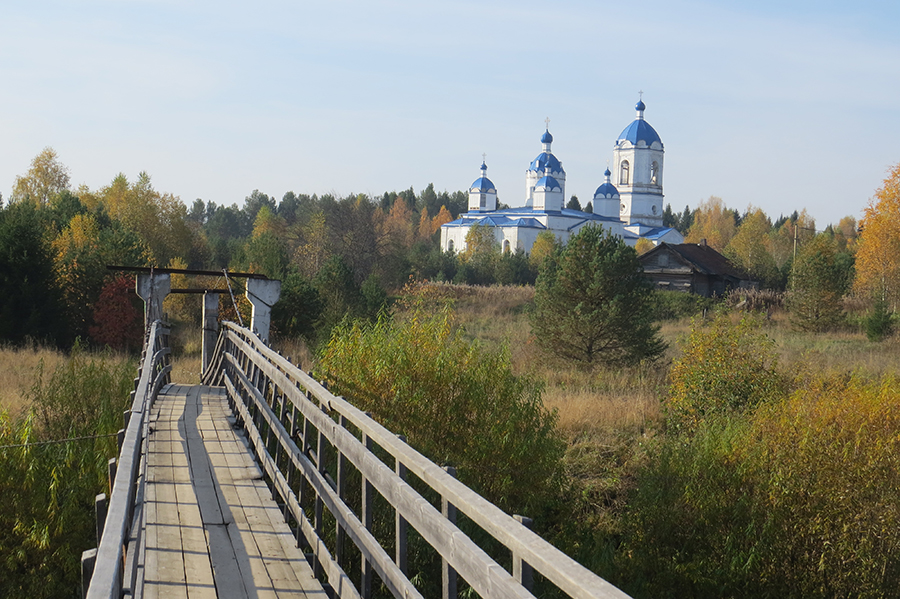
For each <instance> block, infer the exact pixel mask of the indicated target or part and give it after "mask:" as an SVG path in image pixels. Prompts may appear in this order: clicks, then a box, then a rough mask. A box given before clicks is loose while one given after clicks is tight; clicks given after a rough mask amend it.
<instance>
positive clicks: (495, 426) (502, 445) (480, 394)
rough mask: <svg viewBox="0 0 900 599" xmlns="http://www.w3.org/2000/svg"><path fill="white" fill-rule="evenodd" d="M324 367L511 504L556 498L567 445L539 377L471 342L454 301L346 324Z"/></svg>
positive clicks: (365, 404)
mask: <svg viewBox="0 0 900 599" xmlns="http://www.w3.org/2000/svg"><path fill="white" fill-rule="evenodd" d="M319 369H320V374H321V375H323V376H324V378H325V380H327V381H328V382H329V383H330V384H331V386H332V389H333V390H334V391H335V392H337V393H341V394H344V395H345V396H346V397H347V398H348V399H349V400H350V401H352V402H353V403H354V404H355V405H356V406H357V407H359V408H360V409H363V410H366V411H369V412H371V413H372V414H373V416H374V417H375V418H376V419H377V420H379V421H380V422H381V423H382V424H383V425H384V426H386V427H387V428H389V429H390V430H392V431H394V432H396V433H402V434H405V435H406V436H407V438H408V441H409V443H410V445H412V446H413V447H415V448H416V449H417V450H418V451H420V452H421V453H423V454H424V455H425V456H427V457H428V458H429V459H431V460H432V461H434V462H436V463H438V464H450V465H454V466H456V467H457V468H458V473H459V478H460V480H461V481H463V482H464V483H466V484H467V485H469V486H471V487H472V488H473V489H475V490H476V491H477V492H479V493H480V494H482V495H483V496H484V497H486V498H487V499H489V500H490V501H492V502H494V503H496V504H498V505H500V506H501V507H503V508H504V509H506V510H508V511H514V512H515V511H517V512H519V513H534V511H535V510H536V509H538V508H539V507H540V505H541V504H542V502H543V501H545V500H546V499H547V498H548V497H550V496H551V494H552V492H553V490H554V488H555V485H556V483H557V482H558V476H559V474H560V472H561V464H562V462H561V460H562V455H563V451H564V443H563V442H562V441H561V439H560V437H559V436H558V434H557V432H556V430H555V424H556V415H555V413H551V412H548V411H547V410H546V409H545V408H544V406H543V403H542V402H541V388H540V385H539V384H538V383H537V382H536V381H533V380H531V379H529V378H527V377H517V376H514V375H513V374H512V371H511V370H510V365H509V356H508V354H507V352H506V351H503V350H501V351H491V350H488V349H485V348H483V347H482V346H481V345H479V344H478V343H472V342H470V341H468V340H466V339H465V338H464V337H463V335H462V333H461V331H460V330H459V329H457V328H455V327H454V326H453V322H452V315H451V312H450V310H449V309H446V308H445V309H443V310H440V311H439V312H437V313H434V314H427V313H426V312H425V311H424V310H422V309H413V310H412V311H411V312H409V313H408V314H406V315H405V316H403V317H402V318H400V317H398V318H397V319H396V320H392V319H390V318H388V317H385V316H382V317H380V318H379V319H378V321H377V322H375V323H360V322H357V323H354V324H343V325H340V326H339V327H338V328H337V329H336V330H335V332H334V334H333V336H332V338H331V340H330V341H329V343H328V345H327V346H326V347H325V348H324V351H323V352H322V354H321V356H320V362H319Z"/></svg>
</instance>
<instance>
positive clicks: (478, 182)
mask: <svg viewBox="0 0 900 599" xmlns="http://www.w3.org/2000/svg"><path fill="white" fill-rule="evenodd" d="M486 175H487V165H486V164H485V163H484V162H482V163H481V177H479V178H477V179H475V182H474V183H472V185H471V187H469V191H478V192H482V193H497V188H496V187H494V184H493V183H492V182H491V180H490V179H488V178H487V176H486Z"/></svg>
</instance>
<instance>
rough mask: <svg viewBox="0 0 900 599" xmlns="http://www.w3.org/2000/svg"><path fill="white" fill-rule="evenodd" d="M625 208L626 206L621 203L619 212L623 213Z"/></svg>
mask: <svg viewBox="0 0 900 599" xmlns="http://www.w3.org/2000/svg"><path fill="white" fill-rule="evenodd" d="M625 210H627V208H625V204H622V207H621V208H620V209H619V212H621V213H622V214H625Z"/></svg>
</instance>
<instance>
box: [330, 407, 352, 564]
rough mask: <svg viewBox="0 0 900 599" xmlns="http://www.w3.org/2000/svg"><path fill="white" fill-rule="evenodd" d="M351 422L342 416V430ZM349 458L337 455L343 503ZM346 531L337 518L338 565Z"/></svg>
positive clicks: (335, 542)
mask: <svg viewBox="0 0 900 599" xmlns="http://www.w3.org/2000/svg"><path fill="white" fill-rule="evenodd" d="M348 423H349V420H347V417H346V416H344V415H343V414H341V418H340V424H341V428H347V424H348ZM346 478H347V458H345V457H344V453H343V452H341V451H338V454H337V481H336V483H337V485H336V486H337V489H336V490H337V494H338V499H340V500H341V502H344V489H345V487H346V484H347V481H346ZM344 536H345V534H344V529H342V528H341V524H340V522H338V521H337V518H335V525H334V559H335V560H337V563H341V558H342V557H343V556H344Z"/></svg>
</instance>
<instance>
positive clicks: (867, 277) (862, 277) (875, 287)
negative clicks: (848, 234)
mask: <svg viewBox="0 0 900 599" xmlns="http://www.w3.org/2000/svg"><path fill="white" fill-rule="evenodd" d="M898 215H900V164H897V165H895V166H894V167H893V168H892V169H891V171H890V174H889V176H888V178H887V179H885V180H884V184H883V185H882V187H881V188H880V189H879V190H878V191H876V192H875V196H874V197H873V198H872V199H871V200H870V201H869V205H868V206H867V207H866V210H865V215H864V216H863V219H862V221H860V227H861V228H862V232H861V233H860V235H859V238H858V240H857V243H858V244H859V245H858V247H859V249H858V251H857V253H856V281H855V284H854V289H855V290H856V291H857V292H860V293H866V294H871V295H875V296H876V297H877V298H878V299H882V300H885V301H888V302H890V303H891V304H893V305H895V304H896V302H897V301H898V299H900V216H898Z"/></svg>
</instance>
